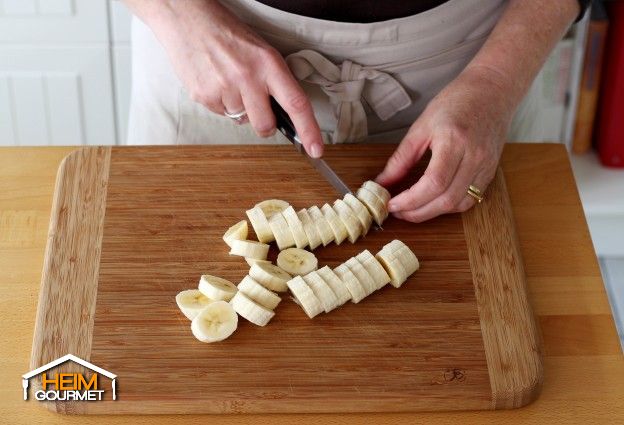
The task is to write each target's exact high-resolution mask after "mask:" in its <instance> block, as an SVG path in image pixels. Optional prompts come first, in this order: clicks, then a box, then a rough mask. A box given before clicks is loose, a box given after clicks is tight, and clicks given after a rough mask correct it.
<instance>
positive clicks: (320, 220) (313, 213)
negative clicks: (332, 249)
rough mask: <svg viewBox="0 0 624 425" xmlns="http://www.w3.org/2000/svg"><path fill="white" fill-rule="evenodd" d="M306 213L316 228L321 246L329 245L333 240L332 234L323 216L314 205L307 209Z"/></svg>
mask: <svg viewBox="0 0 624 425" xmlns="http://www.w3.org/2000/svg"><path fill="white" fill-rule="evenodd" d="M308 213H309V214H310V217H311V218H312V222H313V223H314V225H315V226H316V230H317V231H318V234H319V236H320V237H321V241H322V242H323V246H327V245H329V244H330V243H331V242H332V241H333V240H334V232H332V229H331V227H329V223H328V222H327V220H325V216H324V215H323V213H322V212H321V210H320V208H319V207H317V206H316V205H314V206H313V207H310V208H308Z"/></svg>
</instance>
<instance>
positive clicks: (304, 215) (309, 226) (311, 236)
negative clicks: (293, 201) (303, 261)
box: [297, 208, 323, 251]
mask: <svg viewBox="0 0 624 425" xmlns="http://www.w3.org/2000/svg"><path fill="white" fill-rule="evenodd" d="M297 217H299V220H301V224H303V230H304V231H305V234H306V236H307V238H308V242H309V246H310V251H314V250H315V249H316V248H317V247H318V246H319V245H320V244H321V243H322V242H323V241H321V236H320V235H319V233H318V230H316V226H315V225H314V222H313V221H312V217H310V214H309V213H308V210H306V209H305V208H304V209H302V210H299V211H297Z"/></svg>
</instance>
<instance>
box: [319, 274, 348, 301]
mask: <svg viewBox="0 0 624 425" xmlns="http://www.w3.org/2000/svg"><path fill="white" fill-rule="evenodd" d="M316 272H317V273H318V275H319V276H320V277H321V278H322V279H323V280H324V281H325V283H327V284H328V285H329V287H330V288H331V289H332V291H334V294H335V295H336V298H337V299H338V304H339V305H343V304H344V303H346V302H347V301H349V300H350V299H351V293H350V292H349V290H348V289H347V287H346V286H345V284H344V283H343V282H342V280H341V279H340V278H339V277H338V275H336V273H334V271H333V270H332V269H330V268H329V267H328V266H324V267H321V268H320V269H318V270H317V271H316Z"/></svg>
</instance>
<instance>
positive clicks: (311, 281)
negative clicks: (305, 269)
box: [303, 272, 340, 313]
mask: <svg viewBox="0 0 624 425" xmlns="http://www.w3.org/2000/svg"><path fill="white" fill-rule="evenodd" d="M303 280H304V281H305V283H307V284H308V286H309V287H310V289H312V292H314V295H316V298H318V300H319V301H320V302H321V305H322V306H323V310H325V313H329V312H330V311H332V310H333V309H335V308H336V307H338V306H339V305H340V303H339V302H338V298H337V297H336V294H334V291H332V289H331V287H330V286H329V285H328V284H327V282H325V281H324V280H323V278H322V277H321V276H319V274H318V273H317V272H311V273H308V274H307V275H305V276H303Z"/></svg>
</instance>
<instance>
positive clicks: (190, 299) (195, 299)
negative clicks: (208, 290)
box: [176, 289, 214, 320]
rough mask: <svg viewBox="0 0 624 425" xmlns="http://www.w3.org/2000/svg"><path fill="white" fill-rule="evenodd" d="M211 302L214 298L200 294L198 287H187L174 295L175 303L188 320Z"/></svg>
mask: <svg viewBox="0 0 624 425" xmlns="http://www.w3.org/2000/svg"><path fill="white" fill-rule="evenodd" d="M213 302H214V300H211V299H210V298H208V297H207V296H205V295H204V294H202V293H201V292H200V291H199V289H187V290H185V291H182V292H180V293H178V295H176V304H178V307H179V308H180V311H181V312H182V314H184V315H185V316H186V317H187V318H188V319H189V320H193V319H194V318H195V317H197V315H198V314H199V313H200V312H201V311H202V310H203V309H205V308H206V307H207V306H208V305H210V304H212V303H213Z"/></svg>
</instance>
